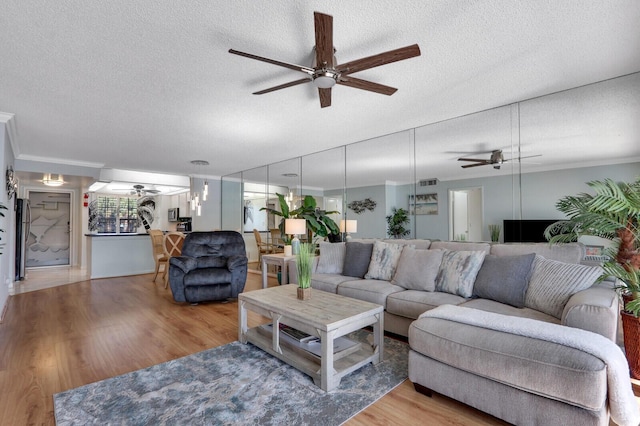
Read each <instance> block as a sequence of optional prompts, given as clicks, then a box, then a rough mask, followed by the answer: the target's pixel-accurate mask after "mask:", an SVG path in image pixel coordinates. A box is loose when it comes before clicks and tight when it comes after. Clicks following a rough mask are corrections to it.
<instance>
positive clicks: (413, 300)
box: [386, 290, 468, 319]
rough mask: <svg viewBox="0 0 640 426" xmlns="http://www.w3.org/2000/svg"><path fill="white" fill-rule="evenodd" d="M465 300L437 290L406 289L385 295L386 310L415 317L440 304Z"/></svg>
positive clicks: (450, 303) (454, 303) (455, 303)
mask: <svg viewBox="0 0 640 426" xmlns="http://www.w3.org/2000/svg"><path fill="white" fill-rule="evenodd" d="M467 300H468V299H465V298H464V297H460V296H456V295H455V294H449V293H441V292H437V291H436V292H430V291H421V290H406V291H400V292H398V293H392V294H390V295H389V296H387V307H386V311H387V312H388V313H390V314H394V315H399V316H401V317H406V318H412V319H416V318H418V317H419V316H420V315H422V314H423V313H425V312H426V311H428V310H430V309H433V308H437V307H438V306H440V305H459V304H461V303H464V302H466V301H467Z"/></svg>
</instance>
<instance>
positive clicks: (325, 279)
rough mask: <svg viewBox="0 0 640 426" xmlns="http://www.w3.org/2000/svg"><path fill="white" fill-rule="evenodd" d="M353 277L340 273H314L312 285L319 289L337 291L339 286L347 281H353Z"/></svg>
mask: <svg viewBox="0 0 640 426" xmlns="http://www.w3.org/2000/svg"><path fill="white" fill-rule="evenodd" d="M353 280H354V278H353V277H346V276H344V275H340V274H312V275H311V287H312V288H315V289H317V290H322V291H328V292H329V293H337V292H338V286H339V285H340V284H342V283H343V282H346V281H353Z"/></svg>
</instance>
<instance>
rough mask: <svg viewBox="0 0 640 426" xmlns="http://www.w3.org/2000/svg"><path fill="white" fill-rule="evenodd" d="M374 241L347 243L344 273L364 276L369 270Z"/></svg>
mask: <svg viewBox="0 0 640 426" xmlns="http://www.w3.org/2000/svg"><path fill="white" fill-rule="evenodd" d="M372 251H373V243H358V242H352V241H348V242H347V243H346V244H345V253H344V266H343V267H342V275H346V276H349V277H358V278H364V274H366V273H367V271H368V270H369V262H371V252H372Z"/></svg>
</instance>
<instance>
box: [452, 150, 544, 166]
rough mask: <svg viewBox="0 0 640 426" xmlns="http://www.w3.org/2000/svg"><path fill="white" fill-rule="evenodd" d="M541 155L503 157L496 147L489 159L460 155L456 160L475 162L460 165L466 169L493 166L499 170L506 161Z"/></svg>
mask: <svg viewBox="0 0 640 426" xmlns="http://www.w3.org/2000/svg"><path fill="white" fill-rule="evenodd" d="M541 156H542V155H541V154H538V155H528V156H526V157H520V158H504V156H503V155H502V150H501V149H496V150H493V151H491V157H489V159H484V158H467V157H462V158H458V161H469V162H472V163H475V164H465V165H464V166H462V168H463V169H467V168H469V167H478V166H493V168H494V169H496V170H500V166H501V165H502V164H504V163H506V162H508V161H519V160H522V159H524V158H533V157H541Z"/></svg>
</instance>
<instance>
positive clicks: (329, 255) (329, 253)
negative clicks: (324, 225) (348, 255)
mask: <svg viewBox="0 0 640 426" xmlns="http://www.w3.org/2000/svg"><path fill="white" fill-rule="evenodd" d="M344 254H345V245H344V243H324V242H323V243H320V259H318V267H317V268H316V273H318V274H342V267H343V265H344Z"/></svg>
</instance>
